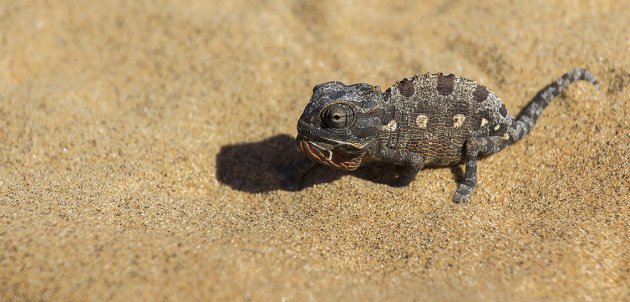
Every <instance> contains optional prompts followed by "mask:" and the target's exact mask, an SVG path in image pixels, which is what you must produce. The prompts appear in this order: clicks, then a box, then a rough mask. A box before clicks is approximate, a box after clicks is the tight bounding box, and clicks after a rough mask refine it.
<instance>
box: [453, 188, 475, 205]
mask: <svg viewBox="0 0 630 302" xmlns="http://www.w3.org/2000/svg"><path fill="white" fill-rule="evenodd" d="M472 191H473V186H470V185H467V184H460V185H459V186H458V187H457V191H455V194H453V202H455V203H464V202H467V201H468V199H469V198H470V195H471V194H472Z"/></svg>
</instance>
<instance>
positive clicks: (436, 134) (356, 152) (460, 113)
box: [296, 68, 598, 203]
mask: <svg viewBox="0 0 630 302" xmlns="http://www.w3.org/2000/svg"><path fill="white" fill-rule="evenodd" d="M577 80H585V81H589V82H591V83H592V84H594V85H596V86H598V83H597V80H596V78H595V76H593V74H592V73H590V72H589V71H587V70H584V69H580V68H576V69H573V70H571V71H569V72H567V73H565V74H564V75H562V77H560V78H559V79H558V80H556V81H554V82H552V83H551V84H549V85H547V86H546V87H544V88H543V89H542V90H540V91H539V92H538V94H537V95H536V96H535V97H534V99H533V100H532V101H530V102H529V104H528V105H527V106H526V107H525V108H524V109H523V111H522V112H521V113H520V114H519V115H518V117H517V118H514V117H513V116H512V115H510V114H509V113H508V111H507V109H506V108H505V105H504V104H503V101H501V99H499V98H498V97H497V96H496V95H495V94H494V93H493V92H492V91H490V90H488V89H487V88H486V87H484V86H482V85H480V84H478V83H476V82H475V81H472V80H468V79H465V78H462V77H459V76H456V75H452V74H449V75H444V74H442V73H438V74H428V73H427V74H425V75H416V76H414V77H411V78H405V79H403V80H402V81H399V82H397V83H396V84H395V85H394V86H392V87H390V88H389V89H387V90H386V91H385V92H384V93H382V92H381V90H380V88H379V87H377V86H372V85H369V84H365V83H359V84H353V85H345V84H343V83H341V82H327V83H323V84H319V85H317V86H315V87H314V88H313V95H312V97H311V99H310V102H309V103H308V105H307V106H306V108H305V109H304V112H303V114H302V116H301V117H300V119H299V121H298V124H297V130H298V136H297V139H296V146H297V148H298V150H299V151H301V152H302V153H304V154H305V155H307V156H308V157H310V158H311V159H313V160H314V161H316V162H319V163H321V164H324V165H327V166H330V167H333V168H337V169H342V170H347V171H350V170H354V169H357V168H358V167H359V166H361V165H362V164H364V163H367V162H372V161H382V162H386V163H391V164H394V165H399V166H404V167H406V171H405V173H403V175H402V176H401V178H400V179H399V182H400V184H401V185H406V184H408V183H409V182H410V181H412V180H413V179H414V178H415V176H416V174H417V173H418V172H419V171H420V170H421V169H422V168H423V167H431V166H453V165H458V164H460V163H462V162H463V163H465V164H466V172H465V175H464V178H463V181H462V182H461V183H460V184H459V185H458V187H457V190H456V192H455V194H454V195H453V200H454V201H455V202H458V203H459V202H463V201H466V200H468V199H469V198H470V195H471V193H472V191H473V189H474V187H475V185H476V183H477V158H478V156H480V155H484V154H491V153H495V152H498V151H500V150H502V149H503V148H505V147H507V146H509V145H511V144H513V143H515V142H516V141H518V140H520V139H521V138H522V137H523V136H525V135H526V134H527V133H529V132H530V131H531V129H532V127H533V126H534V124H535V123H536V120H537V119H538V117H539V116H540V114H541V112H542V111H543V109H544V108H545V107H547V105H548V104H549V102H550V101H551V100H552V99H553V98H554V97H555V96H557V95H558V94H559V93H560V92H561V91H562V90H563V89H564V88H566V87H567V86H569V84H571V83H572V82H574V81H577Z"/></svg>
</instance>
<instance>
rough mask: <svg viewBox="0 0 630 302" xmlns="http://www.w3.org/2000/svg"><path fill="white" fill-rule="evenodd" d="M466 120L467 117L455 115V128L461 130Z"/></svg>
mask: <svg viewBox="0 0 630 302" xmlns="http://www.w3.org/2000/svg"><path fill="white" fill-rule="evenodd" d="M465 120H466V116H465V115H463V114H455V116H453V121H454V123H453V127H455V128H459V127H461V126H462V125H463V124H464V121H465Z"/></svg>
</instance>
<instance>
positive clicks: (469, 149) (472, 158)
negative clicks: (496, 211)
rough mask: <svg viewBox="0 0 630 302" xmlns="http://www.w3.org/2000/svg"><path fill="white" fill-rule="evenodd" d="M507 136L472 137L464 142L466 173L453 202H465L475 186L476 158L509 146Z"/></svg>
mask: <svg viewBox="0 0 630 302" xmlns="http://www.w3.org/2000/svg"><path fill="white" fill-rule="evenodd" d="M509 142H510V141H509V140H508V137H507V136H488V137H473V138H469V139H468V140H466V145H465V147H464V151H465V156H466V172H465V174H464V179H463V180H462V182H461V183H460V184H459V185H458V186H457V190H456V191H455V194H453V201H454V202H456V203H463V202H466V201H467V200H468V199H469V198H470V195H471V194H472V192H473V189H474V188H475V186H476V185H477V157H478V156H479V155H484V154H492V153H496V152H499V151H501V150H502V149H503V148H505V147H507V146H508V145H509Z"/></svg>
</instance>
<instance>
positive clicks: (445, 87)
mask: <svg viewBox="0 0 630 302" xmlns="http://www.w3.org/2000/svg"><path fill="white" fill-rule="evenodd" d="M454 85H455V75H454V74H449V75H443V74H441V73H440V74H438V80H437V91H438V92H439V93H440V94H441V95H449V94H451V92H453V89H454Z"/></svg>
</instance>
